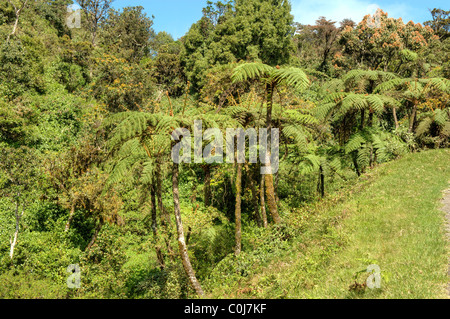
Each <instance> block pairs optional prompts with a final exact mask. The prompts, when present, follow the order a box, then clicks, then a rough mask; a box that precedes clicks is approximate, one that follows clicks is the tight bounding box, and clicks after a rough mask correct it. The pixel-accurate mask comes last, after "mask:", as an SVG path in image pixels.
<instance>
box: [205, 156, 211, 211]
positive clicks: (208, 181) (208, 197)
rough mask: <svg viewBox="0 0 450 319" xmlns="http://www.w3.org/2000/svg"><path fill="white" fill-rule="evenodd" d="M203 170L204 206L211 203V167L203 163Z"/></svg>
mask: <svg viewBox="0 0 450 319" xmlns="http://www.w3.org/2000/svg"><path fill="white" fill-rule="evenodd" d="M203 170H204V171H205V189H204V201H205V206H210V205H211V167H210V165H204V166H203Z"/></svg>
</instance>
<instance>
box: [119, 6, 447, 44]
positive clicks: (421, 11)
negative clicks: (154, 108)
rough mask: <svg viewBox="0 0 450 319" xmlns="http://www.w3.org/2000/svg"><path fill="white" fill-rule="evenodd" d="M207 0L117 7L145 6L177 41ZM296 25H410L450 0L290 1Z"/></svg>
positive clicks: (156, 25) (159, 26)
mask: <svg viewBox="0 0 450 319" xmlns="http://www.w3.org/2000/svg"><path fill="white" fill-rule="evenodd" d="M206 2H207V0H115V1H114V2H113V7H115V8H123V7H126V6H142V7H144V9H145V12H146V13H147V15H148V16H149V17H151V16H154V17H155V18H154V20H153V23H154V24H153V29H154V30H155V31H156V32H160V31H166V32H168V33H170V34H171V35H172V36H173V37H174V39H178V38H180V37H182V36H183V35H184V34H186V32H187V31H188V30H189V28H190V27H191V25H192V24H193V23H195V22H196V21H198V20H199V19H200V18H201V17H202V8H203V7H205V6H206ZM290 2H291V6H292V12H291V13H292V15H293V16H294V21H295V22H299V23H302V24H313V23H314V22H315V20H317V18H319V16H324V17H326V18H327V19H331V20H333V21H337V22H339V21H342V20H343V19H345V18H348V19H352V20H353V21H355V22H360V21H361V20H362V18H363V17H364V15H366V14H369V13H370V14H373V13H375V11H376V10H377V8H381V9H383V11H386V12H387V13H388V15H389V17H394V18H400V17H401V18H402V19H403V21H404V22H405V23H406V22H408V21H409V20H413V21H414V22H415V23H417V22H420V23H423V22H424V21H427V20H430V19H431V14H430V12H429V9H433V8H441V9H444V10H450V5H449V3H448V1H447V0H428V1H426V0H290Z"/></svg>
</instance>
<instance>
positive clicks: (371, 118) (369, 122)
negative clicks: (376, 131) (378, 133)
mask: <svg viewBox="0 0 450 319" xmlns="http://www.w3.org/2000/svg"><path fill="white" fill-rule="evenodd" d="M368 124H369V127H373V112H369V119H368Z"/></svg>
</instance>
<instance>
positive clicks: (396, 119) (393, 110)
mask: <svg viewBox="0 0 450 319" xmlns="http://www.w3.org/2000/svg"><path fill="white" fill-rule="evenodd" d="M392 115H393V116H394V123H395V129H398V127H399V125H398V118H397V109H396V108H395V107H393V108H392Z"/></svg>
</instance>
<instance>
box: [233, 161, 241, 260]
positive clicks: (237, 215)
mask: <svg viewBox="0 0 450 319" xmlns="http://www.w3.org/2000/svg"><path fill="white" fill-rule="evenodd" d="M241 193H242V164H240V163H238V164H237V174H236V206H235V211H234V215H235V224H236V234H235V239H236V246H235V249H234V254H235V255H236V256H237V255H239V254H240V253H241V238H242V222H241Z"/></svg>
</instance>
